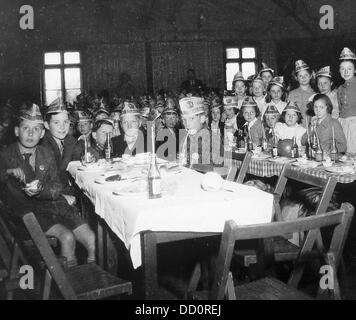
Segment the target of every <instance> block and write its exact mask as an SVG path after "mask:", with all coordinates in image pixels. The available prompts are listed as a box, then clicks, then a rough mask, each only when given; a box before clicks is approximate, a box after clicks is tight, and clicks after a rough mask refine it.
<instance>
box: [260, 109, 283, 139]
mask: <svg viewBox="0 0 356 320" xmlns="http://www.w3.org/2000/svg"><path fill="white" fill-rule="evenodd" d="M279 117H280V113H279V112H278V110H277V108H276V107H275V106H274V105H273V104H269V105H268V106H267V109H266V112H265V114H264V115H263V122H262V124H263V127H264V130H265V137H266V139H267V143H268V145H269V146H272V144H273V135H274V129H275V127H276V124H277V122H278V120H279Z"/></svg>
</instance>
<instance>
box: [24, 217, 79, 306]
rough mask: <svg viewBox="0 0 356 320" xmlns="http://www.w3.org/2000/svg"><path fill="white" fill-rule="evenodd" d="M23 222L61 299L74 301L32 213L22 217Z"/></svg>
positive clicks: (73, 295) (70, 290)
mask: <svg viewBox="0 0 356 320" xmlns="http://www.w3.org/2000/svg"><path fill="white" fill-rule="evenodd" d="M23 221H24V223H25V226H26V228H27V230H28V232H29V234H30V236H31V238H32V240H33V242H34V244H35V246H36V247H37V249H38V251H39V253H40V255H41V257H42V259H43V260H44V262H45V263H46V266H47V269H48V270H49V272H50V274H51V276H52V278H53V279H54V281H55V282H56V284H57V286H58V288H59V290H60V292H61V293H62V295H63V297H64V298H65V299H66V300H76V299H77V296H76V294H75V292H74V290H73V288H72V286H71V285H70V283H69V282H68V280H67V278H66V275H65V273H64V271H63V269H62V267H61V265H60V264H59V262H58V260H57V258H56V256H55V254H54V252H53V250H52V248H51V246H50V245H49V243H48V240H47V238H46V236H45V234H44V233H43V231H42V229H41V227H40V225H39V223H38V221H37V219H36V217H35V215H34V214H33V213H32V212H30V213H27V214H25V215H24V217H23Z"/></svg>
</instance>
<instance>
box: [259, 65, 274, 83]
mask: <svg viewBox="0 0 356 320" xmlns="http://www.w3.org/2000/svg"><path fill="white" fill-rule="evenodd" d="M258 75H259V76H260V77H261V79H262V81H263V83H264V85H265V88H266V89H267V87H268V85H269V83H270V82H271V81H272V79H273V77H274V70H273V69H272V68H270V67H269V66H268V65H267V64H266V63H264V62H262V69H261V70H260V72H259V73H258Z"/></svg>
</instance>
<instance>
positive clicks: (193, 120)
mask: <svg viewBox="0 0 356 320" xmlns="http://www.w3.org/2000/svg"><path fill="white" fill-rule="evenodd" d="M179 106H180V109H181V112H182V120H183V125H184V128H185V131H183V134H181V135H180V137H179V144H180V148H179V150H180V156H183V155H184V158H185V159H186V165H188V166H190V165H192V164H197V163H199V164H210V163H211V152H210V150H211V134H210V130H209V129H208V128H207V127H206V126H204V123H205V122H206V116H205V106H204V99H203V98H200V97H185V98H182V99H180V100H179Z"/></svg>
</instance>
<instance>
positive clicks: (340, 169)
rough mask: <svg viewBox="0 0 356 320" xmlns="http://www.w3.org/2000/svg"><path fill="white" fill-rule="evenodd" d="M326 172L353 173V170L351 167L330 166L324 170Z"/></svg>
mask: <svg viewBox="0 0 356 320" xmlns="http://www.w3.org/2000/svg"><path fill="white" fill-rule="evenodd" d="M325 170H326V171H328V172H332V173H341V174H344V173H354V171H355V169H354V168H353V167H351V166H332V167H328V168H325Z"/></svg>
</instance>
